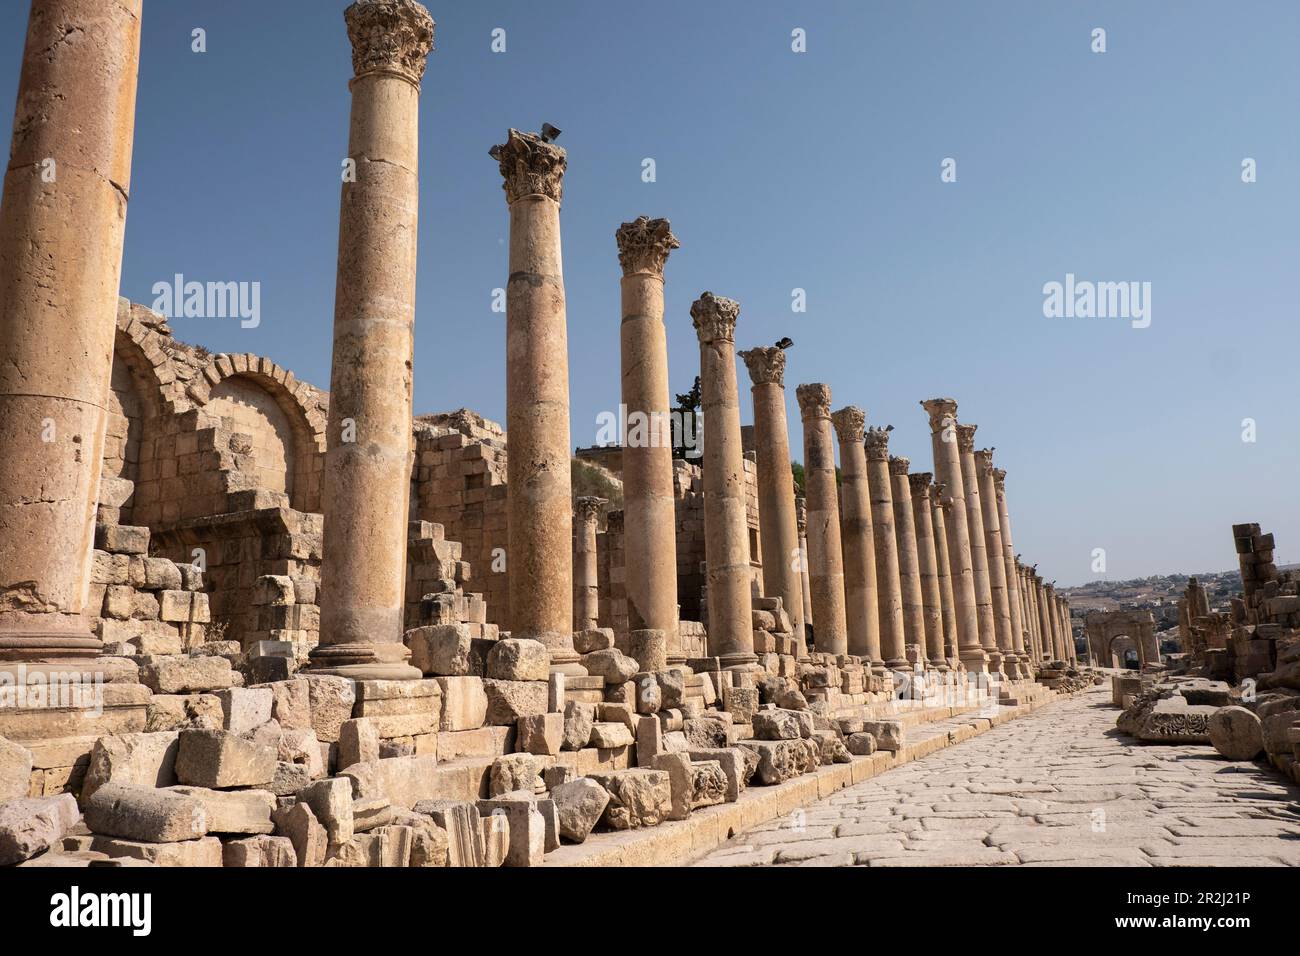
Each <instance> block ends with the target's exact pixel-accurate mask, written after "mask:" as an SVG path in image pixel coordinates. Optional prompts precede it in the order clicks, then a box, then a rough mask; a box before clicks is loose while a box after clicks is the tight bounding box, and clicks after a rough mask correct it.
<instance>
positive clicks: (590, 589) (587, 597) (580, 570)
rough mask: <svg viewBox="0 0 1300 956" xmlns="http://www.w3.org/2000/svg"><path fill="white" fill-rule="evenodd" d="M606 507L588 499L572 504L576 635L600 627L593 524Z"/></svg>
mask: <svg viewBox="0 0 1300 956" xmlns="http://www.w3.org/2000/svg"><path fill="white" fill-rule="evenodd" d="M608 503H609V502H607V501H606V500H605V499H604V498H596V497H592V496H588V495H584V496H583V497H581V498H577V499H575V500H574V502H573V624H574V627H576V628H577V629H578V630H580V631H587V630H591V629H592V628H595V627H599V626H600V582H599V577H598V571H597V555H596V524H597V521H598V520H599V518H600V511H601V508H602V507H603V506H604V505H606V504H608Z"/></svg>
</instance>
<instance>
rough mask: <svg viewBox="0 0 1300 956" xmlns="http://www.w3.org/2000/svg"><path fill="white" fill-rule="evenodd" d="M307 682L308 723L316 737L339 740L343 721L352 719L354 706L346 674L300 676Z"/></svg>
mask: <svg viewBox="0 0 1300 956" xmlns="http://www.w3.org/2000/svg"><path fill="white" fill-rule="evenodd" d="M301 679H302V680H305V681H306V682H307V699H308V704H309V706H310V708H311V726H312V729H313V730H315V731H316V737H317V738H318V739H320V740H323V741H325V742H327V743H334V742H336V741H337V740H338V739H339V730H340V729H341V728H342V726H343V722H344V721H346V720H351V719H352V708H353V707H354V706H355V705H356V702H357V694H356V688H355V686H354V685H353V683H352V681H350V680H348V679H347V678H346V677H335V676H333V675H329V674H321V675H303V677H302V678H301Z"/></svg>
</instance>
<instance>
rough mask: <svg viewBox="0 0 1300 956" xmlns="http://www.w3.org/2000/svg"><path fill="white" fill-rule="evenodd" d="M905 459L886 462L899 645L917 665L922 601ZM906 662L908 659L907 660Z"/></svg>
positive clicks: (921, 655)
mask: <svg viewBox="0 0 1300 956" xmlns="http://www.w3.org/2000/svg"><path fill="white" fill-rule="evenodd" d="M911 464H912V463H911V462H910V461H909V460H908V459H906V458H890V459H889V477H890V482H891V484H892V486H893V487H892V488H891V491H892V493H893V497H894V502H893V503H894V534H895V535H897V536H898V580H899V584H900V586H901V597H902V604H903V641H904V646H905V647H909V646H910V647H915V648H916V654H917V658H916V659H917V661H919V662H920V663H921V664H922V665H924V664H925V663H926V646H925V600H924V598H923V597H922V595H921V565H920V560H919V557H918V554H917V545H916V521H915V519H914V518H913V515H912V489H911V480H910V478H909V477H908V473H907V470H908V468H909V467H911ZM908 659H909V661H910V660H911V658H908Z"/></svg>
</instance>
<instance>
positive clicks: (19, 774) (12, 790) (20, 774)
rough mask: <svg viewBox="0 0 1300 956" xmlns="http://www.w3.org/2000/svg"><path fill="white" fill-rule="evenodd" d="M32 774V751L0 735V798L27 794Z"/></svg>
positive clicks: (4, 798) (13, 798) (13, 797)
mask: <svg viewBox="0 0 1300 956" xmlns="http://www.w3.org/2000/svg"><path fill="white" fill-rule="evenodd" d="M31 776H32V752H31V751H30V750H28V749H27V748H26V747H24V746H22V745H21V744H16V743H14V742H13V741H12V740H6V739H5V738H3V737H0V800H15V799H17V798H19V797H25V796H27V789H28V785H29V781H30V780H31Z"/></svg>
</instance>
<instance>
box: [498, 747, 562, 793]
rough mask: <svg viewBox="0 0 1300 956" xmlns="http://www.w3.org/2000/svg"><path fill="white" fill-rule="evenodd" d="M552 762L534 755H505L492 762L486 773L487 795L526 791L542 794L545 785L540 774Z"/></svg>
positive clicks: (549, 759)
mask: <svg viewBox="0 0 1300 956" xmlns="http://www.w3.org/2000/svg"><path fill="white" fill-rule="evenodd" d="M552 763H554V761H553V760H552V759H551V758H549V757H543V756H538V755H535V754H506V755H504V756H501V757H497V759H496V760H494V761H492V769H491V771H489V773H488V793H490V794H491V795H492V796H494V797H497V796H500V795H501V794H503V793H512V792H514V791H516V790H527V791H529V792H530V793H539V792H544V791H545V789H546V785H545V784H544V783H543V782H542V778H541V774H542V771H543V770H545V769H546V768H547V767H548V766H550V765H551V764H552Z"/></svg>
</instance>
